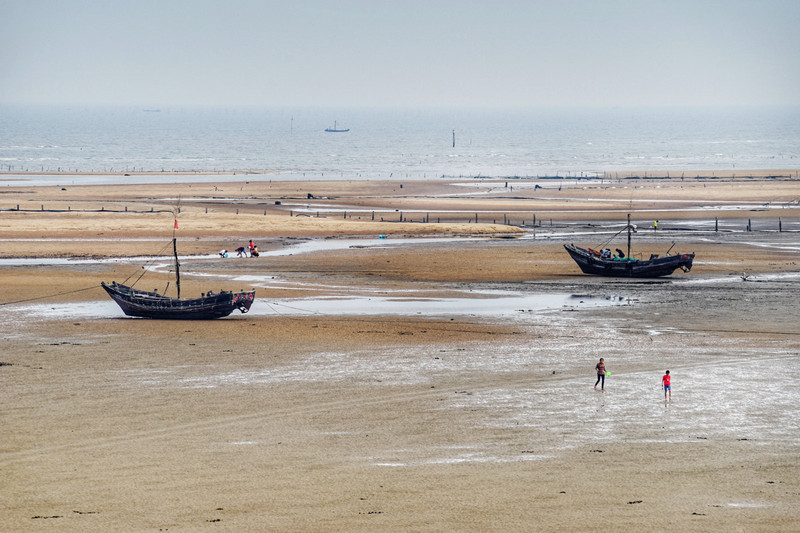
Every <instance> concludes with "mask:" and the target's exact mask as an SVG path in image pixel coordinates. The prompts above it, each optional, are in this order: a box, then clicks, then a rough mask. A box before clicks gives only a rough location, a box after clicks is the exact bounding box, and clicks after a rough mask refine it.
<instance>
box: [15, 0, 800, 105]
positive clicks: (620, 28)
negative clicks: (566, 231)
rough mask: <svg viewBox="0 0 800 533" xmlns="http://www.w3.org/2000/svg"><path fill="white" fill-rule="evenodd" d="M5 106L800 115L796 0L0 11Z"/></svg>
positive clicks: (44, 1)
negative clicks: (644, 109)
mask: <svg viewBox="0 0 800 533" xmlns="http://www.w3.org/2000/svg"><path fill="white" fill-rule="evenodd" d="M0 20H2V31H0V104H9V103H11V104H17V103H19V104H27V103H46V104H103V105H105V104H122V105H141V106H164V105H213V106H229V105H258V106H338V107H344V106H347V107H349V106H357V107H362V106H369V107H372V106H375V107H429V106H433V107H445V106H447V107H482V108H494V107H638V106H740V105H741V106H753V105H792V106H797V105H800V31H798V28H800V1H799V0H758V1H755V0H726V1H705V0H668V1H660V0H659V1H655V0H653V1H647V0H640V1H633V0H596V1H590V0H552V1H542V0H527V1H518V0H491V1H490V0H484V1H473V0H460V1H455V0H441V1H439V0H404V1H400V0H397V1H391V0H342V1H338V0H282V1H271V0H264V1H256V0H252V1H247V0H225V1H222V0H214V1H203V0H125V1H117V0H83V1H79V0H0Z"/></svg>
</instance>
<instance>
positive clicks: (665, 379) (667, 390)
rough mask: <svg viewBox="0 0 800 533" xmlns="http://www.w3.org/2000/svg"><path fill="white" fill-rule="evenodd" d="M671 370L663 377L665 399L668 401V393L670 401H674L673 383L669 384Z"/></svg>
mask: <svg viewBox="0 0 800 533" xmlns="http://www.w3.org/2000/svg"><path fill="white" fill-rule="evenodd" d="M669 381H670V378H669V370H667V373H666V374H664V377H662V378H661V383H662V384H663V385H664V401H665V402H666V401H667V393H669V401H672V385H670V384H669Z"/></svg>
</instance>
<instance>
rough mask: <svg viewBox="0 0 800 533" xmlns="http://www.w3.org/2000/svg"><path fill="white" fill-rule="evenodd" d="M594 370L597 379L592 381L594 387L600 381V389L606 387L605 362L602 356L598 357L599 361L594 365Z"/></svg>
mask: <svg viewBox="0 0 800 533" xmlns="http://www.w3.org/2000/svg"><path fill="white" fill-rule="evenodd" d="M594 368H595V370H597V381H595V382H594V388H595V389H596V388H597V384H598V383H600V389H601V390H605V389H606V364H605V363H604V362H603V358H602V357H601V358H600V362H599V363H597V365H595V367H594Z"/></svg>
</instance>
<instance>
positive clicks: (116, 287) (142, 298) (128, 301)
mask: <svg viewBox="0 0 800 533" xmlns="http://www.w3.org/2000/svg"><path fill="white" fill-rule="evenodd" d="M172 245H173V251H174V254H175V276H176V281H177V288H178V289H177V290H178V297H177V298H171V297H168V296H164V295H161V294H159V293H158V292H156V291H152V292H151V291H143V290H139V289H134V288H133V287H132V286H128V285H124V284H122V283H117V282H116V281H112V282H111V283H110V284H108V283H106V282H101V283H100V285H101V286H102V287H103V289H105V291H106V292H107V293H108V295H109V296H111V299H112V300H114V301H115V302H117V305H119V306H120V308H121V309H122V312H123V313H125V314H126V315H128V316H138V317H143V318H162V319H165V318H166V319H177V320H209V319H213V318H222V317H225V316H228V315H230V314H231V313H232V312H233V311H234V310H236V309H238V310H239V311H241V312H242V313H246V312H248V311H249V310H250V306H251V305H253V301H254V300H255V297H256V293H255V291H244V292H229V291H222V292H220V293H215V292H214V291H209V292H207V293H204V294H202V295H201V296H200V297H199V298H181V285H180V283H181V282H180V263H179V262H178V251H177V244H176V241H175V239H174V238H173V239H172Z"/></svg>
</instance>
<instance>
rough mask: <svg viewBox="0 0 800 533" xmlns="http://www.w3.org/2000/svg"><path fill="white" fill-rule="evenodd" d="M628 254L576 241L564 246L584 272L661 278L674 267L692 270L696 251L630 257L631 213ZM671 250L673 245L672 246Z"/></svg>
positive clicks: (675, 268)
mask: <svg viewBox="0 0 800 533" xmlns="http://www.w3.org/2000/svg"><path fill="white" fill-rule="evenodd" d="M627 230H628V255H627V256H624V257H621V256H622V255H623V254H622V252H621V250H620V251H619V253H618V254H615V255H612V254H611V253H609V252H606V253H605V254H604V253H603V251H602V250H593V249H592V248H581V247H580V246H575V245H574V244H565V245H564V248H565V249H566V250H567V252H568V253H569V255H570V257H572V259H573V261H575V262H576V263H577V264H578V266H579V267H580V269H581V270H582V271H583V272H584V273H585V274H593V275H596V276H609V277H618V278H658V277H661V276H669V275H670V274H672V273H673V272H675V270H677V269H679V268H680V269H681V270H683V271H684V272H689V271H690V270H691V269H692V261H693V260H694V254H693V253H691V254H677V255H669V251H667V254H666V255H664V256H663V257H659V256H658V255H656V254H653V255H651V256H650V259H636V258H633V257H631V217H630V215H628V226H627ZM670 249H671V248H670Z"/></svg>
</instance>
